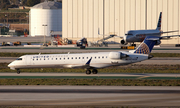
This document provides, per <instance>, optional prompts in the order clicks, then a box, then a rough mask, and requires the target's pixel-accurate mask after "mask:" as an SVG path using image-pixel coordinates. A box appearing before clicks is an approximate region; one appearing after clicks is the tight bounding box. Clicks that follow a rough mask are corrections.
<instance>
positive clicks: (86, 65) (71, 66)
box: [65, 57, 95, 69]
mask: <svg viewBox="0 0 180 108" xmlns="http://www.w3.org/2000/svg"><path fill="white" fill-rule="evenodd" d="M91 60H92V57H91V58H90V59H89V60H88V62H87V63H86V64H84V65H78V64H74V65H66V66H65V67H67V68H84V69H90V68H95V67H92V66H90V63H91Z"/></svg>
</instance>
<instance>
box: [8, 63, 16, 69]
mask: <svg viewBox="0 0 180 108" xmlns="http://www.w3.org/2000/svg"><path fill="white" fill-rule="evenodd" d="M8 67H9V68H10V69H12V70H15V67H14V63H13V62H11V63H10V64H9V65H8Z"/></svg>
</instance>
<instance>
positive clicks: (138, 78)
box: [137, 76, 150, 79]
mask: <svg viewBox="0 0 180 108" xmlns="http://www.w3.org/2000/svg"><path fill="white" fill-rule="evenodd" d="M147 77H150V76H142V77H139V78H137V79H142V78H147Z"/></svg>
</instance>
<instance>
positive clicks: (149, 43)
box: [8, 36, 161, 74]
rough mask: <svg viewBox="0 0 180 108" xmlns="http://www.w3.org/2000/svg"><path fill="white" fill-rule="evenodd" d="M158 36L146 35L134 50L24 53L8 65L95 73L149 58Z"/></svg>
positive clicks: (11, 66) (22, 67) (17, 68)
mask: <svg viewBox="0 0 180 108" xmlns="http://www.w3.org/2000/svg"><path fill="white" fill-rule="evenodd" d="M160 39H161V38H159V37H154V36H148V37H146V39H145V40H144V41H143V42H142V43H141V44H140V45H139V47H138V48H137V49H136V50H131V51H129V52H128V51H127V52H126V51H117V52H98V53H78V54H70V53H68V54H39V55H24V56H21V57H19V58H18V59H17V60H15V61H13V62H11V63H10V64H9V65H8V67H10V69H13V70H15V69H16V70H17V74H20V69H26V68H83V69H86V74H91V70H92V73H93V74H97V73H98V71H97V69H99V68H105V67H110V66H119V65H126V64H131V63H136V62H140V61H143V60H146V59H149V58H150V57H149V54H150V52H151V50H152V49H153V47H154V45H155V44H156V43H157V42H158V41H159V40H160Z"/></svg>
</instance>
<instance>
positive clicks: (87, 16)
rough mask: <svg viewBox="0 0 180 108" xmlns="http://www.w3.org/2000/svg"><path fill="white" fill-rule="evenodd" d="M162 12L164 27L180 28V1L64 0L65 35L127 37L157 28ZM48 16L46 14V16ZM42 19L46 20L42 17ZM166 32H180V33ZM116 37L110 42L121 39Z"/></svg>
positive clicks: (175, 38)
mask: <svg viewBox="0 0 180 108" xmlns="http://www.w3.org/2000/svg"><path fill="white" fill-rule="evenodd" d="M160 12H162V28H161V30H163V31H164V32H165V31H173V30H179V28H180V0H63V1H62V35H63V38H69V39H80V38H82V37H86V38H87V39H88V41H96V40H98V39H101V38H103V36H102V35H98V28H99V32H100V34H104V35H109V34H117V35H118V36H124V34H125V33H126V32H127V31H128V30H141V29H155V28H156V27H157V22H158V18H159V14H160ZM43 18H44V16H43ZM41 20H42V19H41ZM166 35H180V31H179V32H173V33H167V34H163V36H166ZM120 40H121V39H120V38H118V37H114V38H112V39H110V40H109V41H115V42H120ZM179 41H180V40H179V38H178V37H174V38H173V39H170V40H164V41H162V44H177V43H179Z"/></svg>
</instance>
